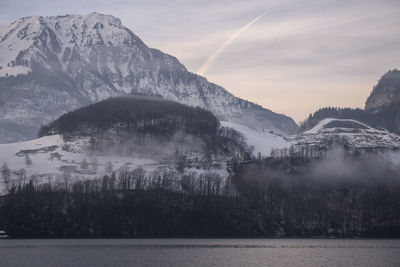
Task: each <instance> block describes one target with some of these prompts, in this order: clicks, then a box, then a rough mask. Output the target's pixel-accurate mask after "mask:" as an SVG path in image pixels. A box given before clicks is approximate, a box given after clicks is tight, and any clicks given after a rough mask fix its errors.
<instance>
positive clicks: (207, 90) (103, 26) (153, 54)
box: [0, 13, 297, 142]
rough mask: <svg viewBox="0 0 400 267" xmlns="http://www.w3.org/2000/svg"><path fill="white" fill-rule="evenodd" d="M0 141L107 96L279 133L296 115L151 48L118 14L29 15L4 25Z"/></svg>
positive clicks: (28, 134) (288, 129)
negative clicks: (144, 97) (148, 99)
mask: <svg viewBox="0 0 400 267" xmlns="http://www.w3.org/2000/svg"><path fill="white" fill-rule="evenodd" d="M0 52H1V53H0V142H12V141H19V140H26V139H30V138H33V137H34V136H35V135H36V132H37V129H38V128H39V127H40V125H42V124H44V123H47V122H49V121H51V120H52V119H56V118H57V117H58V116H60V115H61V114H63V113H65V112H67V111H71V110H74V109H76V108H78V107H81V106H84V105H87V104H90V103H94V102H97V101H100V100H103V99H106V98H108V97H112V96H118V95H125V94H130V93H143V94H153V95H161V96H163V97H165V98H167V99H170V100H173V101H177V102H180V103H183V104H188V105H191V106H199V107H202V108H205V109H207V110H210V111H212V112H213V113H214V114H215V115H216V116H217V117H218V118H219V119H220V120H225V121H232V122H236V123H241V124H244V125H247V126H249V127H254V128H256V127H257V128H265V129H269V130H274V131H277V132H280V133H284V134H285V133H292V132H294V131H296V129H297V125H296V123H295V122H294V121H293V120H292V119H291V118H289V117H286V116H284V115H280V114H276V113H274V112H272V111H270V110H268V109H264V108H262V107H261V106H259V105H257V104H254V103H251V102H248V101H245V100H242V99H240V98H237V97H235V96H233V95H232V94H230V93H229V92H228V91H226V90H225V89H224V88H222V87H220V86H218V85H216V84H213V83H210V82H208V81H207V80H206V79H205V78H204V77H201V76H198V75H195V74H193V73H190V72H188V71H187V70H186V68H185V66H183V65H182V64H181V63H180V62H179V61H178V60H177V59H176V58H175V57H173V56H170V55H167V54H164V53H162V52H161V51H159V50H156V49H152V48H149V47H147V46H146V45H145V44H144V43H143V42H142V41H141V40H140V39H139V38H138V37H137V36H136V35H135V34H134V33H132V32H131V31H130V30H129V29H128V28H126V27H124V26H123V25H122V24H121V21H120V20H119V19H118V18H115V17H113V16H109V15H102V14H98V13H91V14H88V15H86V16H78V15H67V16H56V17H25V18H21V19H19V20H17V21H15V22H13V23H11V24H10V25H7V26H2V27H0Z"/></svg>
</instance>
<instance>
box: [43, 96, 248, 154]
mask: <svg viewBox="0 0 400 267" xmlns="http://www.w3.org/2000/svg"><path fill="white" fill-rule="evenodd" d="M54 134H60V135H62V136H63V139H64V140H82V141H83V140H84V139H85V138H90V140H89V141H88V140H86V141H83V142H84V143H86V148H87V149H89V150H90V151H91V152H93V153H94V154H103V155H104V154H110V153H111V152H110V151H114V152H116V153H117V154H123V155H132V154H135V153H136V154H137V153H139V154H142V155H147V156H148V152H149V151H153V150H154V149H156V148H161V147H164V148H165V149H163V153H162V154H165V155H168V156H166V157H167V158H169V157H170V156H171V155H175V154H176V153H178V152H176V151H178V150H179V151H181V153H188V154H191V155H193V153H200V154H201V155H203V156H205V155H209V157H214V156H218V155H219V156H221V157H222V158H225V159H226V157H232V156H234V155H236V156H239V157H240V158H243V157H244V158H246V157H247V156H248V155H250V153H251V151H250V148H249V147H248V145H247V144H246V142H245V139H244V137H243V136H242V135H241V134H240V133H238V132H236V131H235V130H233V129H228V128H223V127H220V122H219V120H218V119H217V118H216V117H215V116H214V115H213V114H212V113H211V112H210V111H207V110H205V109H202V108H199V107H191V106H187V105H184V104H180V103H177V102H173V101H170V100H166V99H164V98H162V97H161V96H147V95H129V96H121V97H114V98H109V99H106V100H103V101H101V102H98V103H95V104H92V105H89V106H86V107H83V108H80V109H78V110H75V111H72V112H69V113H66V114H64V115H62V116H61V117H60V118H58V119H57V120H55V121H53V122H52V123H50V124H49V125H45V126H43V127H41V129H40V131H39V136H40V137H41V136H45V135H54ZM144 150H145V151H147V152H144ZM139 151H142V152H143V153H142V152H139ZM153 152H154V151H153ZM152 154H158V155H160V153H159V152H154V153H152ZM211 155H213V156H211ZM236 156H235V157H236ZM151 157H153V156H151Z"/></svg>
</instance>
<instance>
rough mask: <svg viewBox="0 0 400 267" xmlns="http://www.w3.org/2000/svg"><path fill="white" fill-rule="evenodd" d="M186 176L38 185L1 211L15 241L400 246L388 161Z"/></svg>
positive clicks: (25, 186)
mask: <svg viewBox="0 0 400 267" xmlns="http://www.w3.org/2000/svg"><path fill="white" fill-rule="evenodd" d="M228 170H229V172H230V175H229V177H228V178H227V179H222V178H221V177H220V176H219V175H218V174H217V173H213V172H212V171H209V172H203V173H195V172H191V173H188V174H185V175H183V176H179V175H177V172H178V169H168V168H158V169H157V170H155V171H152V172H146V171H145V170H143V169H142V168H140V167H139V168H136V169H134V170H131V171H122V172H120V173H118V174H116V173H113V174H112V175H110V176H104V177H102V178H99V179H92V180H86V179H74V178H73V177H69V176H63V177H59V179H58V180H57V179H56V180H57V181H58V182H57V183H48V184H37V183H36V182H35V181H36V180H35V177H29V178H28V179H26V180H25V181H24V182H23V183H21V184H19V185H18V186H14V187H12V188H10V189H9V194H8V195H6V196H3V197H2V198H1V201H0V227H1V228H4V229H5V230H6V231H7V233H9V234H10V235H11V236H13V237H217V236H219V237H221V236H224V237H233V236H235V237H240V236H242V237H256V236H257V237H278V236H279V237H311V236H313V237H400V170H399V166H398V165H395V164H393V163H390V162H389V161H387V160H385V158H384V157H383V156H379V155H368V154H367V155H362V156H357V157H354V156H352V157H350V156H343V155H341V154H337V152H334V153H333V154H332V156H331V157H328V158H326V159H310V158H303V157H298V158H296V157H283V158H266V159H258V160H257V159H254V160H253V161H248V162H231V163H229V164H228Z"/></svg>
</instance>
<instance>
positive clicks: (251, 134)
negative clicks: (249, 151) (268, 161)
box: [221, 121, 292, 156]
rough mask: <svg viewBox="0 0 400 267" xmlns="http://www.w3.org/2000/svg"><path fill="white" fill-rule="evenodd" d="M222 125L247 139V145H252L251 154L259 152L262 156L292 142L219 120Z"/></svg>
mask: <svg viewBox="0 0 400 267" xmlns="http://www.w3.org/2000/svg"><path fill="white" fill-rule="evenodd" d="M221 125H222V126H223V127H229V128H233V129H234V130H236V131H238V132H239V133H241V134H242V135H243V136H244V137H245V138H246V141H247V144H248V145H249V146H253V147H254V150H253V155H255V156H256V155H258V153H260V154H261V155H262V156H270V155H271V151H272V149H284V148H289V147H290V145H291V144H292V143H291V142H289V141H286V140H285V139H284V138H283V137H282V136H279V135H275V134H272V133H269V132H260V131H256V130H253V129H250V128H249V127H246V126H244V125H240V124H237V123H233V122H229V121H221Z"/></svg>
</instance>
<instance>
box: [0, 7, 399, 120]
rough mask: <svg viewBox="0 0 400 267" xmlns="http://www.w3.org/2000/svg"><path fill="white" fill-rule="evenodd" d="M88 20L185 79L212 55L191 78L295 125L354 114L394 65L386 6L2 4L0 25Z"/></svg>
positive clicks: (394, 22) (392, 12)
mask: <svg viewBox="0 0 400 267" xmlns="http://www.w3.org/2000/svg"><path fill="white" fill-rule="evenodd" d="M21 6H24V8H23V9H21ZM93 11H96V12H100V13H105V14H110V15H113V16H116V17H119V18H121V20H122V23H123V24H124V25H125V26H127V27H128V28H130V29H131V30H132V31H133V32H134V33H135V34H137V35H138V36H139V37H140V38H141V39H142V40H143V41H144V42H145V43H146V44H147V45H148V46H150V47H154V48H157V49H160V50H162V51H164V52H166V53H169V54H171V55H173V56H175V57H177V58H178V59H179V60H180V61H181V62H182V63H183V64H184V65H185V66H186V67H187V68H188V70H190V71H192V72H198V71H199V70H200V69H201V66H203V64H204V63H205V62H206V61H207V59H209V58H210V56H212V55H215V56H214V57H213V58H211V60H209V64H207V67H206V68H202V69H201V72H204V74H203V75H204V76H205V77H206V78H207V79H208V80H209V81H211V82H214V83H217V84H219V85H221V86H223V87H225V88H226V89H227V90H228V91H230V92H232V93H233V94H234V95H236V96H239V97H241V98H244V99H247V100H250V101H253V102H256V103H258V104H260V105H262V106H264V107H266V108H268V109H271V110H273V111H275V112H278V113H284V114H286V115H289V116H291V117H292V118H293V119H295V121H296V122H299V121H301V120H303V119H304V118H306V117H307V116H308V114H309V113H312V112H314V111H315V110H316V109H318V108H320V107H324V106H339V107H360V108H363V107H364V104H365V101H366V98H367V97H368V95H369V94H370V92H371V90H372V87H373V85H374V84H376V83H377V81H378V79H379V78H380V76H381V75H383V74H384V73H386V72H387V71H388V70H389V69H393V68H396V67H397V68H398V67H399V65H400V64H399V59H400V46H399V45H398V44H399V43H400V28H399V27H398V25H400V17H399V16H398V13H399V11H400V2H398V1H390V0H387V1H363V2H362V4H360V2H359V1H325V2H324V3H321V2H319V1H269V2H268V3H264V1H259V0H257V1H252V3H244V2H241V1H229V2H228V1H225V0H224V1H218V3H216V2H213V1H209V0H203V1H194V2H190V3H189V2H185V1H182V0H174V1H168V2H164V1H159V0H152V1H125V0H121V1H96V2H95V3H94V2H91V1H85V0H84V1H76V0H73V1H70V3H69V4H68V5H64V4H62V3H54V2H52V1H48V0H46V1H40V3H35V2H34V1H21V0H18V1H8V0H6V1H2V9H1V11H0V24H1V25H4V24H9V23H11V22H12V21H15V20H16V19H18V18H20V17H23V16H30V15H43V16H49V15H62V14H87V13H90V12H93ZM261 14H262V16H260V15H261ZM204 70H205V71H204Z"/></svg>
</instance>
